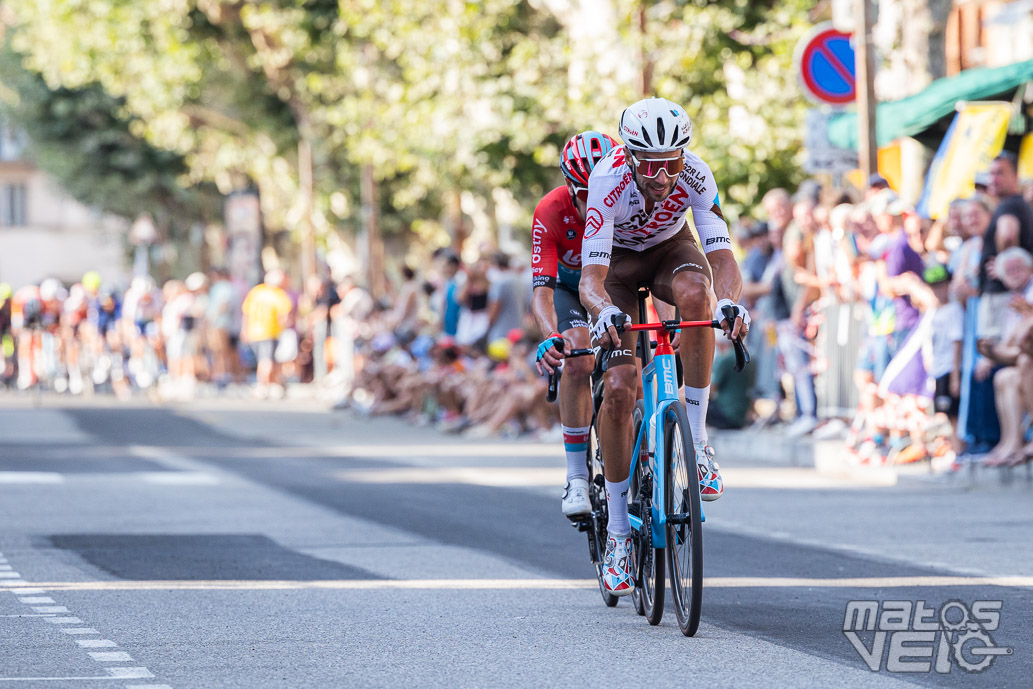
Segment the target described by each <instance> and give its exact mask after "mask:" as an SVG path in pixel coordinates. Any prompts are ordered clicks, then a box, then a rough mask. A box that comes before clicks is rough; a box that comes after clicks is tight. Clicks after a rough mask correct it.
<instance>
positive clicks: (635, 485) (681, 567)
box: [618, 290, 749, 636]
mask: <svg viewBox="0 0 1033 689" xmlns="http://www.w3.org/2000/svg"><path fill="white" fill-rule="evenodd" d="M647 294H648V293H647V292H645V291H644V290H640V291H639V312H640V314H642V313H644V310H645V297H646V295H647ZM722 315H723V316H724V319H725V320H726V321H728V322H730V323H734V322H735V317H736V315H737V311H736V309H735V308H734V307H725V309H724V311H723V313H722ZM640 320H644V319H640ZM721 323H722V321H718V320H713V321H663V322H661V323H646V324H642V325H629V326H624V327H619V328H618V331H619V332H623V331H630V332H638V333H640V336H639V346H638V348H637V349H638V356H639V358H640V360H641V362H642V399H640V400H639V401H638V403H637V404H636V405H635V411H634V415H633V418H632V429H633V431H632V432H633V435H632V437H633V438H634V446H633V449H632V454H631V470H630V471H631V473H630V476H631V483H630V487H629V490H628V500H629V502H628V511H629V513H630V519H631V527H632V540H633V544H634V546H633V547H634V552H633V553H632V558H633V561H634V565H635V584H636V586H635V592H634V593H633V594H632V598H633V600H634V602H635V608H636V610H637V611H638V612H639V614H641V615H644V616H645V617H646V620H647V621H648V622H649V623H650V624H654V625H655V624H659V623H660V620H661V619H662V618H663V614H664V590H665V586H664V561H665V560H666V564H667V568H666V569H667V572H668V573H669V575H670V583H671V598H672V601H671V602H672V604H673V605H674V610H675V613H676V614H677V616H678V627H679V628H680V629H681V631H682V633H683V634H685V635H686V636H693V635H694V634H695V633H696V630H697V629H698V628H699V618H700V610H701V609H702V604H703V522H704V521H705V520H706V517H705V516H704V514H703V508H702V504H701V501H700V495H699V473H698V469H697V468H696V454H695V450H694V448H693V441H692V431H691V429H690V428H689V421H688V418H687V417H686V415H685V405H684V404H683V403H682V402H681V400H680V398H679V397H678V391H679V390H680V388H681V380H680V375H679V371H678V357H677V355H676V354H675V351H674V348H673V347H672V346H671V342H670V335H671V333H674V332H677V331H679V330H683V329H685V328H720V327H721ZM648 332H654V333H656V338H657V341H656V344H655V347H656V352H655V355H651V354H652V348H653V345H652V344H651V343H650V341H649V339H648V337H647V333H648ZM733 345H734V347H735V357H736V364H735V370H736V371H741V370H742V369H743V367H745V365H746V364H747V363H748V362H749V352H748V351H747V350H746V347H745V346H744V345H743V343H742V342H741V341H740V340H736V341H734V342H733Z"/></svg>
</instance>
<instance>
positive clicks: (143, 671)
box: [107, 667, 154, 679]
mask: <svg viewBox="0 0 1033 689" xmlns="http://www.w3.org/2000/svg"><path fill="white" fill-rule="evenodd" d="M107 670H108V673H109V674H110V675H111V676H112V677H118V678H119V679H150V678H151V677H154V675H153V674H151V671H150V670H148V669H147V668H145V667H109V668H107Z"/></svg>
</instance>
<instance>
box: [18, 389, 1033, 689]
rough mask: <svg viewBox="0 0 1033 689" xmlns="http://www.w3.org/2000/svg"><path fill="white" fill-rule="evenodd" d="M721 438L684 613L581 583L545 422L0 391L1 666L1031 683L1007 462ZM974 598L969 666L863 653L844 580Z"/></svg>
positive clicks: (301, 675)
mask: <svg viewBox="0 0 1033 689" xmlns="http://www.w3.org/2000/svg"><path fill="white" fill-rule="evenodd" d="M777 441H778V439H777V437H774V436H773V439H772V442H777ZM755 454H756V453H754V455H755ZM720 459H721V461H722V467H723V469H724V472H725V476H726V484H727V490H726V495H725V497H724V498H722V500H721V501H719V502H717V503H715V504H713V505H710V506H707V508H706V511H707V525H706V529H705V572H706V576H707V580H706V589H705V594H704V596H705V598H704V610H703V622H702V625H701V627H700V631H699V633H698V634H697V636H696V637H695V638H692V639H686V638H685V637H683V636H682V635H681V634H680V633H679V631H678V628H677V623H676V620H675V615H674V611H673V610H672V609H670V608H668V610H667V612H666V614H665V617H664V620H663V622H662V623H661V624H660V625H659V626H657V627H650V626H649V625H647V624H646V623H645V621H644V620H643V618H641V617H639V616H637V615H636V614H635V612H634V610H633V608H632V606H631V604H630V601H627V600H625V601H622V602H621V603H620V604H619V605H618V606H617V607H616V608H613V609H610V608H606V607H604V606H603V604H602V601H601V599H600V597H599V594H598V590H597V589H596V587H595V583H594V581H593V580H592V577H593V575H594V570H593V568H592V567H591V565H590V563H589V562H588V553H587V547H586V543H585V541H584V537H583V535H581V534H578V533H577V532H576V531H574V530H573V529H572V528H571V527H570V526H569V525H568V524H567V523H566V522H565V520H564V519H563V518H562V516H561V515H560V512H559V505H558V493H559V484H560V483H561V482H562V478H563V469H562V461H561V459H560V456H559V446H557V445H543V444H537V443H528V442H504V441H483V440H478V441H466V440H463V439H461V438H458V439H457V438H456V437H454V436H445V435H441V434H439V433H437V432H436V431H434V430H432V429H427V428H421V427H416V426H413V425H411V424H407V423H405V422H402V421H398V420H384V419H372V420H371V419H363V418H356V417H352V416H348V415H344V414H341V413H339V412H338V413H331V412H326V411H324V410H323V409H322V408H320V407H319V406H317V405H315V404H314V403H308V402H305V401H299V400H295V401H287V402H279V403H261V404H259V403H251V402H244V401H235V402H233V401H208V402H200V403H196V404H190V405H179V406H170V407H163V408H159V407H153V406H146V405H135V406H134V405H125V404H116V403H113V402H110V401H96V402H93V403H87V402H83V401H77V400H68V399H61V398H45V399H44V400H42V404H41V405H39V406H34V402H33V400H32V399H31V398H26V397H17V396H15V397H0V524H2V525H3V528H2V529H0V687H3V686H5V685H8V684H9V685H10V686H17V687H37V686H38V687H94V686H97V687H111V686H115V687H137V688H141V687H149V688H151V689H157V688H158V687H176V688H186V687H291V688H296V687H564V688H567V687H588V686H593V687H598V686H602V685H605V686H636V687H641V686H652V685H656V686H705V687H726V686H727V687H741V686H750V685H754V686H792V687H797V686H799V687H828V686H843V685H848V686H858V687H867V686H873V687H881V686H895V685H903V684H909V685H919V686H987V687H991V686H992V687H1005V686H1029V675H1030V671H1031V670H1033V662H1031V660H1030V652H1031V649H1033V632H1031V630H1033V604H1031V602H1033V601H1031V598H1033V576H1030V575H1031V574H1033V552H1031V549H1030V548H1029V544H1030V542H1031V541H1033V509H1031V508H1033V483H1031V482H1030V481H1029V480H1028V478H1027V476H1026V475H1025V474H1024V473H1022V472H1019V473H1018V474H1017V475H1016V476H1014V477H1010V478H1011V480H1010V481H1008V482H1002V481H1001V480H999V479H998V477H997V476H996V475H985V476H978V477H977V480H976V481H975V482H974V483H973V482H970V481H969V480H968V479H967V477H966V478H965V479H964V480H961V479H956V480H954V481H941V480H932V479H908V480H905V481H903V482H902V483H901V484H899V485H897V486H893V487H879V486H865V485H861V484H857V483H846V482H843V481H838V480H832V479H826V478H824V477H822V476H819V475H818V474H816V473H815V472H814V471H813V470H810V469H806V468H800V467H791V466H783V465H780V464H779V463H778V462H775V461H769V460H767V459H766V458H765V457H758V456H750V457H744V456H735V452H734V451H731V452H729V451H728V450H727V449H726V451H725V452H724V454H723V455H722V456H721V457H720ZM977 600H982V601H1001V611H1000V623H999V627H998V628H997V629H994V630H992V631H989V633H990V635H991V637H992V640H993V644H994V645H995V646H996V647H1001V648H1005V647H1006V648H1010V649H1012V651H1011V653H1010V654H1008V655H1002V656H995V657H994V660H993V662H992V663H991V664H990V666H989V667H988V668H987V669H986V670H985V671H983V672H980V673H969V672H965V671H964V670H963V669H962V667H961V665H962V664H964V663H974V662H977V661H978V660H979V659H980V657H979V656H974V655H973V654H972V653H971V651H972V650H973V649H978V648H979V647H980V646H981V645H982V643H981V642H978V640H974V641H972V642H970V644H969V645H968V646H967V647H966V648H967V650H966V651H965V652H964V653H963V656H962V659H963V662H962V663H959V662H957V661H956V660H954V659H953V658H952V657H951V656H950V654H949V653H947V654H944V653H940V655H939V656H937V655H934V653H936V652H937V651H938V650H942V649H938V647H937V646H936V643H937V642H938V640H939V638H940V635H941V632H936V633H935V634H934V635H933V637H930V638H935V640H936V641H934V642H931V643H928V644H926V646H925V647H926V648H927V649H928V654H927V655H926V656H925V661H935V660H936V659H937V658H940V660H941V665H940V668H939V669H940V670H942V672H936V671H928V670H926V671H917V672H914V671H912V672H889V671H888V670H887V669H886V665H887V662H888V660H887V659H888V658H889V657H890V656H892V654H893V645H894V643H897V644H900V642H902V641H904V642H905V643H903V644H902V646H898V647H897V650H898V651H900V650H901V649H903V650H904V651H905V652H910V653H914V654H917V655H916V657H911V658H907V659H905V660H909V661H911V662H917V663H918V664H919V666H920V665H921V663H922V658H921V657H920V656H921V654H922V647H921V645H919V646H917V647H915V646H913V644H912V643H910V642H906V641H905V637H904V636H901V637H899V638H897V639H896V641H894V637H893V636H892V635H890V634H887V635H885V639H884V641H885V645H886V651H885V652H884V653H883V655H882V656H881V657H878V658H877V659H876V660H874V661H872V662H874V663H875V664H876V666H877V671H873V670H870V669H869V667H868V665H866V664H865V661H864V660H863V659H862V656H861V654H859V652H858V651H857V650H855V647H854V646H853V645H852V643H851V641H850V640H849V639H848V638H847V635H845V634H844V631H843V627H844V616H845V611H846V608H847V605H848V602H849V601H875V603H874V604H875V605H880V604H881V605H883V606H885V605H886V603H885V602H886V601H907V602H908V605H910V606H912V607H914V606H916V605H917V602H918V601H924V604H923V605H924V606H925V607H926V608H929V609H932V610H933V611H934V612H935V611H938V610H939V609H940V606H941V605H942V604H943V603H945V602H947V601H959V602H960V603H962V604H964V606H965V609H968V608H971V604H972V603H973V602H974V601H977ZM890 606H892V604H890ZM960 609H961V608H959V607H957V606H955V612H957V611H958V610H960ZM955 617H956V615H955ZM927 621H928V620H927ZM949 621H950V622H954V621H956V620H955V619H954V617H951V618H949ZM886 622H887V624H889V623H891V622H892V620H890V619H888V618H887V620H886ZM903 627H905V628H907V627H910V625H909V624H908V623H904V624H903ZM933 628H934V629H935V625H934V627H933ZM972 629H973V630H974V631H976V632H980V631H981V629H980V628H979V627H978V625H974V626H973V627H972ZM857 636H858V639H859V640H860V641H859V643H860V642H863V643H864V644H866V647H867V648H868V649H871V648H872V647H873V646H872V644H873V643H877V641H878V639H879V638H880V637H879V636H877V634H876V632H875V631H861V632H860V633H859V634H858V635H857ZM922 638H923V637H916V639H918V640H921V639H922ZM930 656H932V657H930ZM898 669H901V668H898ZM903 669H909V670H915V669H916V667H915V666H914V665H911V666H903ZM918 669H919V670H921V669H922V668H921V667H919V668H918ZM674 683H677V684H674Z"/></svg>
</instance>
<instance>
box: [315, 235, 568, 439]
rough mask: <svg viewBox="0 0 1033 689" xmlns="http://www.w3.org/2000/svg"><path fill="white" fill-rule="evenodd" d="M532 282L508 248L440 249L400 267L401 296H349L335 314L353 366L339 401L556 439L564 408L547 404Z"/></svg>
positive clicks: (459, 427) (468, 428)
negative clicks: (538, 368)
mask: <svg viewBox="0 0 1033 689" xmlns="http://www.w3.org/2000/svg"><path fill="white" fill-rule="evenodd" d="M356 289H358V288H356ZM530 291H531V279H530V273H529V271H528V270H527V269H526V266H519V265H516V264H515V262H514V260H513V259H512V258H511V257H510V256H508V255H507V254H505V253H498V252H497V253H491V252H485V254H484V255H482V256H481V257H480V258H478V259H476V260H474V261H471V262H469V263H464V262H463V261H462V259H461V258H460V257H459V256H458V255H457V254H455V253H454V252H452V251H451V250H449V249H439V250H438V251H435V252H434V254H433V257H432V260H431V262H430V265H429V266H427V269H426V271H425V272H423V273H422V274H420V273H418V272H417V271H416V270H414V269H413V268H411V267H404V268H403V269H402V275H401V284H400V286H399V287H398V289H397V291H396V293H395V296H394V298H393V300H391V301H389V302H385V303H383V304H380V303H376V302H374V301H373V300H372V299H370V298H369V297H368V296H366V297H365V298H363V299H358V300H353V302H352V303H351V305H345V304H342V305H341V306H340V307H338V308H339V313H337V314H336V316H337V317H336V318H335V319H334V323H335V325H336V326H337V330H338V332H339V333H340V334H339V336H338V337H340V338H342V339H343V340H345V345H346V348H347V349H348V351H351V352H354V355H353V357H352V359H351V362H352V364H353V365H354V367H355V368H354V371H349V372H348V374H347V375H346V376H345V378H346V379H350V381H349V382H346V383H345V389H346V390H348V391H350V392H349V394H347V395H346V396H345V397H344V398H343V399H342V400H341V402H340V403H339V405H338V406H345V407H350V408H352V409H353V410H355V411H357V412H358V413H362V414H370V415H377V414H402V415H406V416H408V417H409V418H410V419H411V420H413V421H414V422H417V423H424V424H436V425H437V426H438V427H439V428H441V429H443V430H445V431H449V432H456V433H460V432H461V433H464V434H465V435H467V436H470V437H483V436H487V435H494V434H502V435H519V434H525V433H531V434H535V435H536V436H537V437H539V438H550V439H555V438H558V437H559V436H558V431H557V428H558V427H557V424H558V416H557V413H556V410H555V409H554V408H553V407H552V406H551V405H548V404H545V403H544V395H545V387H546V383H545V381H544V380H543V379H542V378H541V377H539V376H538V374H537V373H536V372H535V368H534V351H535V346H536V345H537V342H538V340H539V339H541V336H540V333H538V332H537V331H536V329H535V327H534V324H533V321H532V319H531V318H530V296H531V295H530Z"/></svg>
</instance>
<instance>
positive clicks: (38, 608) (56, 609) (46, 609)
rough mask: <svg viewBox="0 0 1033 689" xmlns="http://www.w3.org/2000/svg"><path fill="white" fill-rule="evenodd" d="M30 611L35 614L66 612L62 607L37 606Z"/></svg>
mask: <svg viewBox="0 0 1033 689" xmlns="http://www.w3.org/2000/svg"><path fill="white" fill-rule="evenodd" d="M32 609H33V610H35V611H36V612H68V608H66V607H65V606H63V605H38V606H34V607H33V608H32Z"/></svg>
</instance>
